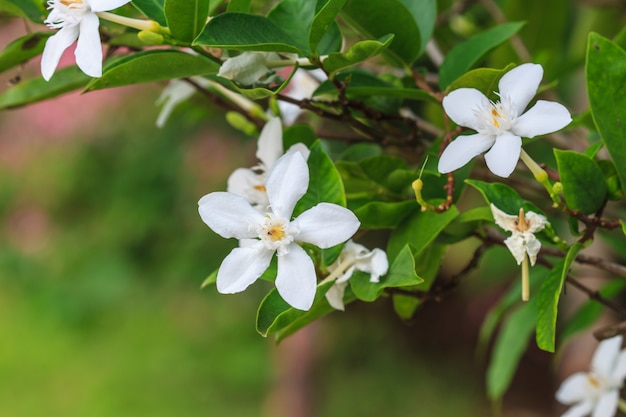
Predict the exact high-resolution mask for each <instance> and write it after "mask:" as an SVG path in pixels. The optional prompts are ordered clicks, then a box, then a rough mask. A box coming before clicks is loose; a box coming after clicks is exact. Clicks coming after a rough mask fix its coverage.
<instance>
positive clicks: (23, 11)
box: [2, 0, 47, 23]
mask: <svg viewBox="0 0 626 417" xmlns="http://www.w3.org/2000/svg"><path fill="white" fill-rule="evenodd" d="M2 3H5V4H6V5H7V6H8V7H7V9H8V10H9V11H11V12H13V13H15V15H17V16H22V17H26V18H28V19H30V20H32V21H33V22H35V23H42V22H43V19H44V16H45V15H46V14H47V13H46V12H45V10H44V7H43V6H44V4H45V3H44V2H42V1H36V0H2Z"/></svg>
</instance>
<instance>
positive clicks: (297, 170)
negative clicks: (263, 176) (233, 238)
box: [265, 152, 309, 219]
mask: <svg viewBox="0 0 626 417" xmlns="http://www.w3.org/2000/svg"><path fill="white" fill-rule="evenodd" d="M265 187H266V188H267V198H268V199H269V202H270V206H271V207H272V211H273V212H274V214H276V215H278V216H280V217H284V218H286V219H289V218H290V217H291V213H293V208H294V207H295V205H296V203H297V202H298V200H300V198H302V196H303V195H304V194H305V193H306V190H307V188H308V187H309V167H308V166H307V164H306V161H305V160H304V157H303V156H302V154H301V153H299V152H294V153H288V154H286V155H283V156H282V157H281V158H280V159H279V160H278V161H276V163H275V164H274V166H273V167H272V169H271V170H270V172H269V174H268V175H267V180H266V182H265Z"/></svg>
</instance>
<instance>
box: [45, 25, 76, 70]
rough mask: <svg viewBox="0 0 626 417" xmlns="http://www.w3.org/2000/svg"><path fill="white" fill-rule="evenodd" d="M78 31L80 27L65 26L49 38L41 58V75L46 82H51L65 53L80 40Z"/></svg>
mask: <svg viewBox="0 0 626 417" xmlns="http://www.w3.org/2000/svg"><path fill="white" fill-rule="evenodd" d="M78 30H79V29H78V25H71V26H65V27H63V28H62V29H61V30H59V31H58V32H57V33H56V34H55V35H53V36H51V37H50V38H48V40H47V41H46V46H45V48H44V50H43V55H42V56H41V75H42V77H43V78H44V80H46V81H48V80H50V78H51V77H52V74H54V70H56V68H57V65H59V61H60V60H61V56H62V55H63V52H65V50H66V49H67V48H69V46H70V45H71V44H73V43H74V41H75V40H76V39H77V38H78Z"/></svg>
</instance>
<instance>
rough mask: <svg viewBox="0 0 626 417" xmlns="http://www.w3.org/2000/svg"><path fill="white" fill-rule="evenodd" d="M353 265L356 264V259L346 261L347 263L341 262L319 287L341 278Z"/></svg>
mask: <svg viewBox="0 0 626 417" xmlns="http://www.w3.org/2000/svg"><path fill="white" fill-rule="evenodd" d="M353 264H354V259H346V260H345V261H343V262H341V263H340V264H339V265H338V266H337V268H336V269H335V270H334V271H333V272H332V273H331V274H330V275H329V276H327V277H326V278H324V280H323V281H322V282H320V283H319V285H323V284H326V283H327V282H331V281H334V280H336V279H337V278H339V277H340V276H341V274H343V273H344V272H346V270H347V269H348V268H350V267H351V266H352V265H353Z"/></svg>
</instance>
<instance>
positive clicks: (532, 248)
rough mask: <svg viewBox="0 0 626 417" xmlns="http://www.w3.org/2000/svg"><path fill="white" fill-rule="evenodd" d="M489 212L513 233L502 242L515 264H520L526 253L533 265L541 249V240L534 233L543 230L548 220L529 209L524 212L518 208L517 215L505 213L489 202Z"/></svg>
mask: <svg viewBox="0 0 626 417" xmlns="http://www.w3.org/2000/svg"><path fill="white" fill-rule="evenodd" d="M491 213H492V214H493V218H494V220H495V221H496V224H497V225H498V226H500V227H501V228H503V229H504V230H506V231H508V232H512V233H513V234H512V235H511V236H509V237H508V238H507V239H506V240H505V241H504V244H505V245H506V247H507V248H509V250H510V251H511V254H513V257H514V258H515V260H516V261H517V264H518V265H519V264H521V263H522V261H523V260H524V257H525V256H526V254H528V257H529V258H530V263H531V265H535V262H536V261H537V254H538V253H539V250H540V249H541V242H540V241H539V239H537V238H536V237H535V235H534V233H537V232H539V231H541V230H543V229H544V228H545V227H546V225H547V224H548V220H547V219H546V218H545V217H544V216H543V215H541V214H537V213H535V212H532V211H529V212H528V213H524V210H523V209H520V212H519V215H517V216H513V215H511V214H507V213H505V212H503V211H502V210H500V209H499V208H497V207H496V206H494V205H493V204H491Z"/></svg>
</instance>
